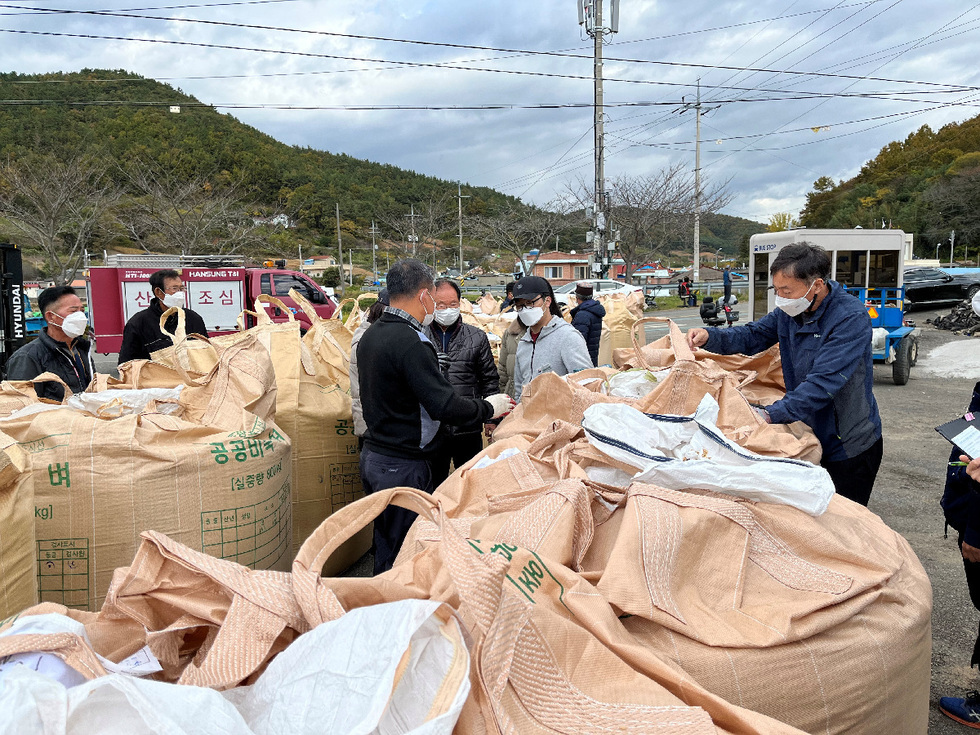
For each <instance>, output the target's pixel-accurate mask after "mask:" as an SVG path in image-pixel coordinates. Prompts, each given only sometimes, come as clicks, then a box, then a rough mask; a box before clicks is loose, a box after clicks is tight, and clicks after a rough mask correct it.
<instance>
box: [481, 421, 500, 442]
mask: <svg viewBox="0 0 980 735" xmlns="http://www.w3.org/2000/svg"><path fill="white" fill-rule="evenodd" d="M496 428H497V424H484V425H483V435H484V436H486V438H487V439H493V430H494V429H496Z"/></svg>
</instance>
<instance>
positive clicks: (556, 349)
mask: <svg viewBox="0 0 980 735" xmlns="http://www.w3.org/2000/svg"><path fill="white" fill-rule="evenodd" d="M514 308H515V309H516V310H517V318H518V319H520V320H521V322H522V323H523V324H524V325H525V326H526V327H527V331H526V332H525V333H524V336H523V337H521V339H520V341H519V342H518V343H517V358H516V359H515V360H514V398H515V399H519V398H520V396H521V393H522V392H523V390H524V386H525V385H527V384H528V383H530V382H531V381H532V380H534V378H536V377H537V376H538V375H540V374H541V373H556V374H558V375H568V374H569V373H576V372H578V371H579V370H587V369H588V368H591V367H593V364H592V359H591V358H590V357H589V350H588V348H587V347H586V346H585V339H583V338H582V335H581V334H579V332H578V330H577V329H575V328H574V327H572V325H571V324H569V323H568V322H566V321H565V319H564V318H563V317H562V314H561V307H559V306H558V304H557V302H556V301H555V292H554V291H552V290H551V284H550V283H548V281H546V280H545V279H544V278H541V277H540V276H524V278H522V279H521V280H519V281H518V282H517V284H516V285H515V286H514Z"/></svg>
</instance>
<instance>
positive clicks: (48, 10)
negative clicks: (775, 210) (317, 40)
mask: <svg viewBox="0 0 980 735" xmlns="http://www.w3.org/2000/svg"><path fill="white" fill-rule="evenodd" d="M0 7H8V8H15V9H16V8H28V9H33V10H37V11H43V12H46V13H51V14H58V15H61V14H82V15H97V16H118V17H124V18H140V19H147V20H161V21H167V22H187V23H201V24H205V25H217V26H224V27H231V28H244V29H250V30H264V31H276V32H283V33H300V34H307V35H316V36H328V37H336V38H347V39H354V40H368V41H381V42H386V43H403V44H412V45H420V46H435V47H443V48H454V49H473V50H479V51H490V52H494V53H513V54H523V55H527V56H547V57H555V58H568V59H585V60H590V61H591V60H592V58H593V57H592V55H591V54H574V53H566V52H560V51H533V50H530V49H512V48H503V47H497V46H477V45H471V44H458V43H447V42H436V41H420V40H414V39H404V38H391V37H384V36H368V35H358V34H350V33H338V32H335V31H319V30H310V29H304V28H286V27H279V26H264V25H257V24H247V23H232V22H228V21H214V20H200V19H191V18H169V17H163V16H138V15H131V14H125V13H111V12H105V11H84V10H61V9H52V8H29V6H18V5H9V4H5V5H3V6H0ZM0 32H4V33H22V34H28V35H40V36H63V37H69V38H87V39H102V40H110V41H133V42H150V43H167V44H175V45H185V46H198V47H203V48H218V49H225V50H237V51H252V52H260V53H272V54H283V55H295V56H307V57H312V58H328V59H340V60H344V61H360V62H367V63H388V64H398V65H408V66H433V64H429V63H426V62H407V61H391V60H388V59H369V58H363V57H352V56H342V55H337V54H314V53H309V52H300V51H288V50H285V49H261V48H251V47H244V46H229V45H222V44H205V43H195V42H189V41H174V40H170V39H145V38H127V37H119V36H102V35H97V34H72V33H59V32H54V31H29V30H24V29H0ZM604 61H605V62H607V63H612V62H617V63H629V64H651V65H655V66H666V67H679V68H691V69H725V70H731V71H751V72H764V73H768V74H791V75H798V76H812V77H828V78H834V79H855V80H858V81H876V82H889V83H895V84H915V85H920V86H930V87H955V88H958V89H961V88H962V87H963V85H950V84H945V83H942V82H926V81H917V80H907V79H887V78H880V77H870V76H854V75H846V74H824V73H821V72H806V71H793V70H783V69H765V68H752V67H735V66H725V65H718V64H697V63H692V62H679V61H659V60H655V59H635V58H616V57H606V58H605V59H604ZM441 66H442V67H443V68H452V67H451V66H449V67H447V66H445V65H441ZM468 70H473V71H485V70H484V69H468ZM489 71H497V72H502V73H507V70H500V69H494V70H489ZM522 73H525V74H531V75H540V73H537V72H522ZM555 76H559V77H562V76H564V75H555ZM572 78H575V77H572ZM588 78H590V79H591V77H588ZM607 81H619V82H630V81H631V80H626V79H617V80H607ZM647 83H653V82H647Z"/></svg>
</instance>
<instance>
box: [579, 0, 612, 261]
mask: <svg viewBox="0 0 980 735" xmlns="http://www.w3.org/2000/svg"><path fill="white" fill-rule="evenodd" d="M603 2H607V3H609V10H610V13H609V16H610V17H609V20H610V22H609V25H608V26H603V24H602V3H603ZM578 22H579V25H582V26H585V32H586V33H587V34H588V35H589V37H590V38H592V40H593V41H594V42H595V43H594V52H593V56H594V67H593V68H594V72H593V73H594V77H595V100H594V103H593V113H594V122H593V126H594V132H595V144H594V145H595V199H594V201H593V206H592V216H591V217H590V219H592V223H591V224H592V230H591V235H592V237H591V240H587V242H588V241H591V242H592V245H593V247H594V251H595V256H594V259H593V263H592V271H593V273H596V274H598V275H599V277H601V278H605V277H606V276H608V275H609V253H610V250H611V249H613V248H615V245H614V244H612V243H609V245H607V242H608V240H609V238H608V232H609V197H608V195H607V194H606V162H605V136H604V131H603V124H604V118H605V116H604V107H603V97H602V39H603V36H606V35H612V34H613V33H618V32H619V0H578Z"/></svg>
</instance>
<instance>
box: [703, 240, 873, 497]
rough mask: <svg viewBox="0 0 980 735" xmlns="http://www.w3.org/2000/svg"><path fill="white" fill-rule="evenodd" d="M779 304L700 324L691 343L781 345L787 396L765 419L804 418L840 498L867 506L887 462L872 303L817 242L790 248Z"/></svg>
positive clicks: (723, 348) (778, 283)
mask: <svg viewBox="0 0 980 735" xmlns="http://www.w3.org/2000/svg"><path fill="white" fill-rule="evenodd" d="M769 273H770V275H771V276H772V289H773V290H774V291H775V292H776V309H774V310H773V311H771V312H770V313H768V314H766V315H765V316H764V317H762V318H761V319H757V320H756V321H754V322H752V323H750V324H746V325H745V326H742V327H734V328H732V329H724V330H722V329H692V330H691V331H689V332H688V333H687V340H688V343H689V344H690V346H691V348H692V349H693V348H695V347H704V348H705V349H706V350H708V351H709V352H714V353H717V354H721V355H732V354H744V355H754V354H756V353H758V352H762V351H763V350H766V349H768V348H769V347H771V346H772V345H774V344H776V343H777V342H778V343H779V351H780V354H781V356H782V365H783V380H784V381H785V383H786V395H785V396H784V397H783V398H782V399H780V400H778V401H776V402H775V403H773V404H772V405H770V406H766V407H765V408H759V409H758V411H759V414H760V417H761V418H763V419H764V420H765V421H767V422H769V423H774V424H788V423H792V422H793V421H803V422H805V423H806V424H808V425H809V426H810V428H811V429H813V432H814V434H816V435H817V438H818V439H819V440H820V445H821V446H822V448H823V459H822V460H821V464H822V465H823V466H824V467H825V468H826V469H827V471H828V472H829V473H830V476H831V479H833V481H834V487H835V488H836V489H837V492H838V493H839V494H840V495H843V496H844V497H846V498H850V499H851V500H853V501H855V502H857V503H861V505H867V504H868V499H869V498H870V497H871V490H872V488H873V487H874V481H875V477H876V476H877V474H878V467H879V466H880V465H881V452H882V440H881V418H880V417H879V416H878V404H877V402H876V401H875V397H874V393H873V392H872V390H871V389H872V385H873V384H874V375H873V367H872V366H873V363H872V359H871V319H870V317H869V316H868V313H867V310H866V309H865V307H864V305H863V304H862V303H861V302H860V301H859V300H858V299H856V298H854V297H853V296H852V295H850V294H848V293H846V292H844V291H843V290H842V289H841V285H840V284H839V283H837V282H836V281H831V280H830V258H829V257H828V256H827V253H826V251H825V250H824V249H823V248H820V247H817V246H815V245H810V244H809V243H796V244H793V245H788V246H787V247H785V248H783V249H782V250H780V251H779V254H778V255H777V256H776V259H775V260H774V261H773V263H772V266H771V267H770V269H769Z"/></svg>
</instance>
